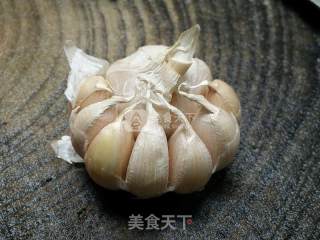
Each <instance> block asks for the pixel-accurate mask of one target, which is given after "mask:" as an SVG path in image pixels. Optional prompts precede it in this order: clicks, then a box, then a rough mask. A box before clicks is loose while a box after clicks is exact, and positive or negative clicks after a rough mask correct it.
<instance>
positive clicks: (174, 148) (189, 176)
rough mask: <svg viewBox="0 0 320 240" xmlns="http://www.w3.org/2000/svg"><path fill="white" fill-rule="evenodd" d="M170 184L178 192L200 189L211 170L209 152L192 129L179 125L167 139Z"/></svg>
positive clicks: (207, 179)
mask: <svg viewBox="0 0 320 240" xmlns="http://www.w3.org/2000/svg"><path fill="white" fill-rule="evenodd" d="M168 145H169V156H170V171H169V172H170V177H169V182H170V186H171V187H173V189H174V190H175V191H176V192H178V193H191V192H194V191H200V190H202V189H203V188H204V186H205V184H206V183H207V182H208V181H209V179H210V176H211V173H212V171H213V165H212V160H211V156H210V153H209V151H208V149H207V148H206V146H205V145H204V143H203V142H202V141H201V139H200V138H199V137H198V136H197V135H196V134H195V132H194V131H193V130H189V131H188V130H186V129H185V128H184V126H182V125H181V126H180V127H179V128H178V129H177V130H176V131H175V133H174V134H173V135H172V136H171V138H170V140H169V143H168Z"/></svg>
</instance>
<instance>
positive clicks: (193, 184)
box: [52, 25, 241, 198]
mask: <svg viewBox="0 0 320 240" xmlns="http://www.w3.org/2000/svg"><path fill="white" fill-rule="evenodd" d="M199 32H200V27H199V26H198V25H196V26H194V27H192V28H190V29H188V30H187V31H185V32H183V33H182V34H181V35H180V37H179V39H178V40H177V42H176V43H174V44H173V45H172V46H171V47H168V46H163V45H149V46H144V47H141V48H139V49H138V50H137V51H136V52H135V53H133V54H131V55H130V56H127V57H125V58H123V59H120V60H118V61H116V62H114V63H112V64H109V63H108V61H106V60H103V59H99V58H95V57H92V56H89V55H87V54H85V53H84V52H83V51H82V50H81V49H79V48H77V47H75V46H74V45H73V44H72V43H71V42H68V43H67V45H66V47H65V53H66V56H67V59H68V62H69V65H70V68H71V70H70V73H69V76H68V84H67V89H66V91H65V95H66V97H67V99H68V101H69V106H70V107H71V111H70V118H69V124H70V131H71V136H63V137H62V138H61V139H60V140H58V141H54V142H53V143H52V147H53V149H54V151H55V152H56V154H57V157H59V158H62V159H64V160H66V161H67V162H69V163H79V162H84V163H85V165H86V169H87V171H88V173H89V175H90V177H91V178H92V179H93V180H94V181H95V182H96V183H97V184H99V185H101V186H103V187H105V188H107V189H112V190H116V189H123V190H126V191H129V192H131V193H133V194H134V195H136V196H137V197H139V198H150V197H156V196H159V195H161V194H163V193H165V192H168V191H175V192H178V193H190V192H194V191H200V190H202V189H203V188H204V187H205V185H206V184H207V182H208V181H209V179H210V177H211V175H212V173H214V172H215V171H218V170H220V169H222V168H224V167H226V166H227V165H229V164H230V163H231V162H232V160H233V159H234V155H235V153H236V151H237V149H238V146H239V141H240V130H239V123H240V118H241V108H240V102H239V99H238V97H237V95H236V93H235V91H234V90H233V89H232V87H231V86H230V85H228V84H227V83H225V82H224V81H222V80H212V75H211V72H210V69H209V67H208V66H207V64H206V63H205V62H203V61H202V60H200V59H197V58H194V57H193V55H194V52H195V50H196V47H197V42H198V36H199ZM190 116H191V117H190Z"/></svg>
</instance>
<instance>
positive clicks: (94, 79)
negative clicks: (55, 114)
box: [75, 75, 111, 106]
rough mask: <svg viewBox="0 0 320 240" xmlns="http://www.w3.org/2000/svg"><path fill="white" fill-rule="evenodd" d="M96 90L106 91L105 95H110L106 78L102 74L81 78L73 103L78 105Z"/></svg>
mask: <svg viewBox="0 0 320 240" xmlns="http://www.w3.org/2000/svg"><path fill="white" fill-rule="evenodd" d="M96 91H100V92H106V96H108V97H110V96H111V93H110V92H109V91H108V86H107V83H106V80H105V79H104V78H103V77H102V76H97V75H96V76H91V77H89V78H87V79H85V80H83V81H82V82H81V84H80V86H79V90H78V93H77V97H76V104H75V105H76V106H78V105H80V104H81V103H82V102H83V101H84V100H85V99H86V98H88V97H89V96H90V95H91V94H93V93H94V92H96ZM91 102H92V100H91ZM96 102H98V101H96ZM87 105H89V104H87Z"/></svg>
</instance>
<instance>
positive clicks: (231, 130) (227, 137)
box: [191, 108, 240, 171]
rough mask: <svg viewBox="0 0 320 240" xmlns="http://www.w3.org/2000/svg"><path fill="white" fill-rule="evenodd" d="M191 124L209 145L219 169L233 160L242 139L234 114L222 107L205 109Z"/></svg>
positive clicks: (216, 166)
mask: <svg viewBox="0 0 320 240" xmlns="http://www.w3.org/2000/svg"><path fill="white" fill-rule="evenodd" d="M191 125H192V127H193V129H194V130H195V132H196V133H197V134H198V136H199V137H200V138H201V140H202V141H203V142H204V144H205V145H206V146H207V148H208V150H209V152H210V154H211V158H212V161H213V165H214V166H215V168H216V170H217V171H218V170H221V169H222V168H224V167H226V166H227V165H229V164H230V163H231V162H232V160H233V157H234V155H235V153H236V151H237V149H238V146H239V141H240V131H239V125H238V122H237V120H236V118H235V117H234V116H233V114H229V113H227V112H226V111H224V110H223V109H220V108H217V110H216V111H215V112H213V113H208V112H207V111H205V110H204V111H201V112H200V113H199V114H198V115H197V116H196V117H195V118H194V119H193V120H192V122H191Z"/></svg>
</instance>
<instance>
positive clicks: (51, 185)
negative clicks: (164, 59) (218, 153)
mask: <svg viewBox="0 0 320 240" xmlns="http://www.w3.org/2000/svg"><path fill="white" fill-rule="evenodd" d="M319 17H320V11H319V10H318V9H317V8H316V7H315V6H313V5H312V4H311V3H310V2H308V1H305V0H303V1H302V0H300V1H289V0H288V1H280V0H261V1H253V0H251V1H249V0H230V1H226V0H215V1H163V2H162V1H130V2H125V1H119V2H118V1H103V0H95V1H70V0H66V1H62V0H59V1H58V0H57V1H44V0H30V1H18V0H16V1H12V0H1V2H0V83H1V86H0V157H1V161H0V239H27V238H31V239H90V238H92V239H140V238H142V239H151V238H152V239H179V238H183V239H210V238H211V239H320V236H319V234H320V225H319V220H320V188H319V186H320V182H319V181H320V174H319V171H320V164H319V161H320V159H319V155H320V141H319V140H320V121H319V119H320V86H319V84H320V83H319V80H320V56H319V55H320V34H319V31H320V21H319ZM195 23H199V24H200V25H201V27H202V33H201V43H200V47H199V51H198V54H197V55H198V57H200V58H202V59H204V60H205V61H206V62H207V63H208V64H209V65H210V67H211V69H212V72H213V75H214V77H215V78H221V79H225V80H226V81H227V82H228V83H230V84H231V85H232V86H233V87H234V88H235V89H236V90H237V92H238V94H239V96H240V99H241V103H242V110H243V112H242V113H243V121H242V126H241V146H240V149H239V152H238V154H237V156H236V161H235V162H234V163H233V164H232V165H231V166H230V167H229V168H228V169H226V170H224V171H222V172H219V173H217V174H215V175H214V176H213V177H212V180H211V181H210V183H209V184H208V186H207V188H206V189H205V190H204V191H203V192H200V193H196V194H192V195H185V196H184V195H175V194H168V195H165V196H163V197H161V198H158V199H154V200H147V201H146V200H144V201H142V200H136V199H134V198H133V197H132V196H130V195H128V194H126V193H124V192H111V191H106V190H103V189H101V188H100V187H98V186H96V185H95V184H94V183H93V182H92V181H91V180H90V179H89V178H88V175H87V174H86V172H85V169H84V168H83V166H81V165H69V164H67V163H66V162H63V161H61V160H59V159H57V158H56V157H55V156H54V153H53V151H52V150H51V148H50V146H49V143H50V141H52V140H54V139H57V138H59V137H60V136H61V135H63V134H65V133H67V131H68V130H67V129H68V120H67V107H66V99H65V97H64V95H63V91H64V89H65V87H66V82H65V79H66V77H67V74H68V70H69V69H68V65H67V62H66V58H65V56H64V54H63V51H62V48H63V44H64V42H65V40H68V39H71V40H74V41H75V42H76V43H77V45H78V46H80V47H81V48H83V49H85V50H86V51H87V52H88V53H90V54H92V55H95V56H98V57H103V58H107V59H108V60H109V61H114V60H116V59H118V58H121V57H123V56H125V55H126V54H128V53H131V52H133V51H134V50H135V49H136V48H137V47H139V46H141V45H144V44H156V43H157V44H158V43H162V44H170V43H172V42H173V40H174V39H175V38H176V37H177V36H178V34H179V33H180V32H181V31H182V30H184V29H186V28H187V27H189V26H191V25H193V24H195ZM132 213H135V214H138V213H140V214H143V215H144V216H148V215H149V214H150V213H154V214H156V215H157V216H158V217H160V216H161V214H192V215H193V224H191V225H188V226H187V230H186V231H183V230H182V229H181V228H179V229H177V230H175V231H173V230H170V229H167V230H163V231H129V230H128V229H127V224H128V215H130V214H132Z"/></svg>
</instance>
